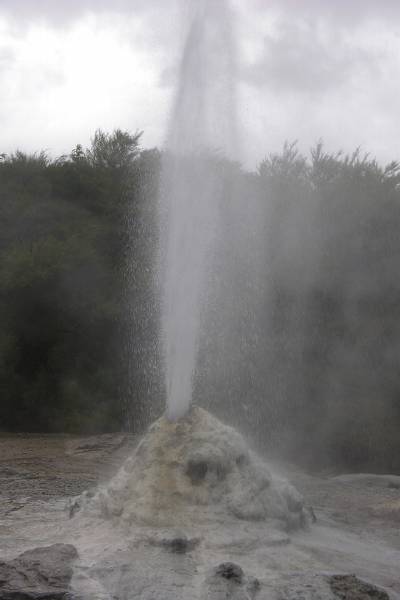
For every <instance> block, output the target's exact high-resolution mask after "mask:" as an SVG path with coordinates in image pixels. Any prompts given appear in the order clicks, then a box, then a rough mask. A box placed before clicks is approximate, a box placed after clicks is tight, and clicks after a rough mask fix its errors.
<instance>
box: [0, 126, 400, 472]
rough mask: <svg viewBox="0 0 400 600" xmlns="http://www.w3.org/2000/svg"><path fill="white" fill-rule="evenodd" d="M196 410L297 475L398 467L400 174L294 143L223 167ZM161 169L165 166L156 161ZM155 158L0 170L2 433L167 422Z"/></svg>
mask: <svg viewBox="0 0 400 600" xmlns="http://www.w3.org/2000/svg"><path fill="white" fill-rule="evenodd" d="M210 160H212V161H214V163H215V168H214V176H215V173H217V174H218V178H219V184H218V185H217V186H216V202H218V207H219V218H218V224H217V227H216V231H217V234H216V241H215V246H216V248H215V251H214V252H213V253H212V258H210V269H209V281H208V286H207V297H206V299H205V300H206V301H205V304H204V306H205V308H204V310H203V314H202V320H203V326H202V336H201V340H200V346H199V360H198V368H197V372H196V376H195V392H194V394H195V400H196V402H198V403H199V404H202V405H204V406H207V407H209V408H210V409H211V410H213V411H214V412H215V413H217V414H220V415H221V416H222V417H224V418H226V419H228V420H230V421H232V422H233V423H234V424H239V425H240V427H241V428H242V429H243V430H245V432H249V433H250V432H251V433H252V439H254V440H255V443H256V444H257V445H258V446H262V447H263V448H266V449H267V450H268V451H269V452H270V453H276V454H277V455H279V456H285V457H288V458H295V459H296V460H299V461H301V462H303V463H306V464H315V465H317V466H329V465H335V464H341V465H344V466H346V467H348V468H371V469H372V468H373V469H377V470H385V469H387V470H400V436H399V435H398V429H399V426H400V371H399V369H398V363H399V358H398V357H399V355H400V282H399V280H398V278H397V270H398V267H399V266H400V236H399V235H398V232H399V230H400V229H399V226H400V168H399V164H398V163H396V162H393V163H391V164H389V165H387V166H385V167H383V166H381V165H379V163H377V161H375V160H374V159H371V158H370V157H368V156H364V155H362V154H361V152H360V151H356V152H355V153H353V154H352V155H344V154H342V153H336V154H332V153H329V152H326V151H325V149H324V147H323V145H322V144H318V145H317V146H316V147H315V148H313V149H312V150H311V152H310V155H309V156H307V157H305V156H303V155H302V154H301V153H300V152H299V151H298V150H297V146H296V145H295V144H286V145H285V146H284V148H283V150H282V152H280V153H278V154H273V155H270V156H268V157H267V158H266V159H265V160H264V161H262V162H261V163H260V165H259V166H258V168H257V170H256V171H255V172H247V171H246V170H244V169H243V168H242V167H241V166H240V165H239V164H236V163H233V162H231V161H228V160H225V159H224V158H222V157H221V156H219V155H215V156H212V157H210ZM166 164H167V163H166ZM161 168H162V167H161V152H160V151H159V150H157V149H152V150H146V149H143V148H141V146H140V133H139V132H137V133H135V134H131V133H129V132H124V131H120V130H116V131H114V132H112V133H104V132H102V131H97V132H96V133H95V135H94V137H93V140H92V142H91V144H90V146H89V147H88V148H86V149H84V148H82V146H81V145H77V146H76V147H75V148H74V149H73V150H72V151H71V153H70V154H69V155H66V156H61V157H58V158H56V159H52V158H50V157H48V156H47V155H46V154H45V153H39V154H34V155H29V154H26V153H24V152H21V151H17V152H15V153H14V154H11V155H3V159H2V160H1V162H0V231H1V235H0V315H1V322H2V327H1V330H0V394H1V417H0V429H1V430H4V431H30V432H38V431H47V432H59V431H63V432H74V433H82V432H85V433H96V432H105V431H115V430H120V429H126V428H128V429H130V430H133V431H142V430H143V429H144V428H145V426H146V425H147V424H148V423H149V421H151V420H152V419H153V418H155V417H156V416H157V415H158V414H160V413H161V411H162V409H163V408H162V407H163V403H164V387H163V386H164V383H163V381H164V378H163V365H162V357H161V352H160V344H159V339H160V335H159V331H160V301H159V293H158V291H157V283H156V282H157V273H156V264H157V252H158V243H159V239H158V238H159V233H158V196H159V182H160V175H161Z"/></svg>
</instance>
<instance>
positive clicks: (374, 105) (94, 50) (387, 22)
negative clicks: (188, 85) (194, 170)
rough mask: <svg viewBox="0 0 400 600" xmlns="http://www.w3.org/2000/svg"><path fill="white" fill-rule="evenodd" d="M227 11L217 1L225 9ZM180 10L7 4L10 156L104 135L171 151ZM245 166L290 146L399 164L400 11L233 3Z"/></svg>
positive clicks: (0, 17) (4, 71)
mask: <svg viewBox="0 0 400 600" xmlns="http://www.w3.org/2000/svg"><path fill="white" fill-rule="evenodd" d="M215 2H218V0H215ZM182 4H184V2H183V3H182V2H181V1H180V0H0V153H1V152H10V151H12V150H15V149H16V148H20V149H24V150H29V151H34V150H41V149H47V150H48V151H49V152H50V153H51V154H61V153H68V152H70V150H71V149H72V148H73V147H74V146H75V145H76V144H77V143H82V144H83V145H87V144H88V143H89V140H90V137H91V136H92V135H93V133H94V131H95V129H96V128H99V127H100V128H102V129H104V130H112V129H113V128H116V127H120V128H123V129H129V130H131V131H135V130H136V129H141V130H144V136H143V145H144V146H146V147H151V146H154V145H161V144H162V143H163V139H164V136H165V131H166V125H167V119H168V114H169V110H170V105H171V101H172V97H173V92H174V89H175V85H176V77H177V75H176V74H177V70H178V69H177V67H178V64H179V52H180V49H181V46H182V32H183V25H182V18H181V17H182ZM232 5H233V8H234V12H235V24H236V37H237V44H238V59H239V69H238V114H239V121H240V131H241V139H242V146H243V151H242V158H243V160H244V161H245V163H246V164H247V165H248V166H250V167H255V166H256V165H257V163H258V162H259V161H260V160H262V158H263V157H264V156H265V155H267V154H268V153H269V152H272V151H276V150H279V149H280V148H281V147H282V145H283V142H284V141H285V140H286V139H288V140H290V141H292V140H295V139H298V140H299V145H300V147H301V148H302V149H304V150H307V149H308V148H309V147H310V146H311V145H313V144H314V143H316V142H317V141H318V140H319V139H320V138H322V139H323V140H324V141H325V144H326V146H327V148H328V149H331V150H338V149H344V150H345V151H351V150H352V149H354V148H355V147H357V146H361V147H362V148H363V149H364V150H365V151H368V152H370V153H371V154H372V155H376V156H377V157H378V159H379V160H380V161H382V162H385V161H389V160H392V159H399V158H400V118H399V117H400V115H399V113H400V77H399V74H400V0H379V1H378V0H232Z"/></svg>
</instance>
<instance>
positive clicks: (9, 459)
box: [0, 434, 400, 600]
mask: <svg viewBox="0 0 400 600" xmlns="http://www.w3.org/2000/svg"><path fill="white" fill-rule="evenodd" d="M135 445H136V440H135V439H134V438H133V437H131V436H128V435H122V434H118V435H104V436H94V437H89V438H79V437H72V436H63V435H7V434H2V435H1V436H0V599H2V598H4V599H5V598H17V597H18V598H39V597H41V598H48V599H50V598H58V597H60V598H67V595H66V594H67V592H66V591H65V590H66V588H65V581H64V580H63V582H64V583H63V586H64V587H62V586H61V588H57V590H58V591H57V594H59V595H56V593H55V592H54V593H53V592H51V590H50V591H49V592H48V593H49V594H50V595H47V596H45V595H43V594H42V595H41V596H40V593H41V592H40V586H39V588H37V587H36V588H35V585H36V583H37V581H36V580H35V575H32V573H33V572H34V569H33V567H32V564H34V563H35V560H33V559H32V556H31V555H30V554H29V553H28V555H26V556H25V558H22V559H19V560H20V562H19V563H15V562H13V561H15V559H16V557H17V556H18V555H20V554H21V553H22V552H26V551H30V550H32V549H33V548H35V547H42V548H43V547H46V546H51V545H52V544H57V547H53V548H54V549H53V550H50V551H49V554H50V555H51V556H52V560H53V561H56V560H57V556H58V553H61V554H60V556H61V558H60V561H61V562H62V561H63V560H64V559H63V558H62V556H63V553H64V554H65V552H66V551H68V552H70V553H71V552H72V553H73V551H72V550H68V548H69V547H67V546H61V545H62V544H71V545H73V546H74V547H75V548H76V549H77V552H78V554H79V556H80V558H79V559H75V562H73V564H74V568H73V576H72V583H71V585H72V589H73V590H75V591H76V590H78V591H76V592H74V593H75V594H76V595H75V596H74V597H82V598H85V599H86V598H93V599H94V600H102V599H104V600H106V599H107V600H109V599H111V598H113V599H120V600H124V599H128V598H143V599H148V600H150V598H151V599H154V600H155V599H156V598H162V599H163V600H167V599H169V598H171V599H172V598H174V600H177V599H179V598H182V599H184V598H189V597H190V598H204V599H205V598H209V599H212V598H223V597H224V598H236V599H241V598H243V600H244V599H246V598H247V599H248V598H260V600H263V599H265V600H267V599H271V600H272V599H273V600H286V599H289V600H290V599H295V598H296V599H297V600H299V599H300V598H303V599H306V600H309V599H310V600H311V599H313V600H317V599H318V598H326V599H327V600H330V599H334V598H343V599H349V600H350V599H351V600H357V598H360V599H365V600H367V599H368V598H376V599H378V600H380V599H382V600H385V599H387V598H393V599H395V598H400V533H399V530H400V477H396V476H375V475H360V474H358V475H346V476H343V475H342V476H329V477H327V476H325V477H323V476H320V475H318V476H317V475H308V474H305V473H302V472H299V471H298V470H296V469H294V468H292V467H290V466H288V465H279V467H277V468H278V469H279V471H280V472H281V473H283V474H284V475H285V476H287V477H288V478H289V480H290V481H291V482H292V483H293V484H294V485H295V486H296V487H297V489H298V490H299V491H300V492H301V493H302V494H303V496H304V498H305V500H306V503H307V505H309V506H311V507H312V509H313V512H314V514H315V517H316V523H314V524H312V525H311V526H310V529H309V530H306V531H302V532H297V533H293V534H292V533H290V534H289V535H288V534H286V533H284V532H282V531H280V532H278V531H271V530H268V529H267V528H263V526H262V525H260V523H259V522H256V523H248V522H244V521H237V524H234V523H233V522H229V523H228V522H227V523H224V522H222V521H221V522H219V523H216V524H215V528H213V531H208V530H207V531H204V530H203V531H196V529H195V527H194V528H192V529H191V528H190V527H187V526H185V527H184V528H182V530H179V528H176V527H174V528H173V529H168V528H163V529H154V528H153V529H152V528H149V527H138V528H137V529H135V530H134V531H133V530H131V531H130V532H129V533H128V532H127V531H123V530H122V529H121V528H118V527H116V526H115V525H113V524H112V523H111V522H110V523H106V524H103V523H100V522H97V521H96V522H95V521H93V520H86V521H84V520H81V521H79V519H75V518H74V519H69V515H68V514H67V513H66V512H65V510H64V506H65V503H66V498H67V497H69V496H75V495H77V494H80V493H81V492H83V491H84V490H85V489H88V488H91V487H94V486H96V485H97V484H98V483H99V482H105V481H107V480H108V479H109V478H110V477H111V476H112V475H113V474H114V473H115V472H116V470H117V468H118V467H119V466H120V465H121V464H122V463H123V461H124V460H125V459H126V457H127V456H128V455H129V454H131V453H132V451H133V448H134V447H135ZM66 549H67V550H66ZM43 552H45V551H42V554H43ZM32 560H33V563H32V564H31V563H30V562H29V561H32ZM40 560H41V561H42V562H43V560H44V563H45V565H48V564H50V565H53V563H52V562H51V561H50V562H49V561H48V560H47V558H46V559H43V556H42V558H41V559H40ZM21 561H22V563H21ZM46 561H47V562H46ZM39 562H40V561H39ZM36 563H37V561H36ZM36 563H35V564H36ZM21 564H23V565H25V566H24V567H23V568H24V569H27V570H28V573H29V574H28V576H26V577H27V581H28V580H29V586H31V587H30V588H29V590H30V591H29V590H28V592H29V593H28V592H26V594H27V595H23V594H22V593H20V595H19V596H17V595H15V594H14V595H12V594H13V593H14V592H15V590H14V591H13V590H12V589H11V588H9V587H7V586H8V585H11V583H10V581H11V579H12V577H14V575H15V573H21V569H22V567H21ZM40 564H41V563H40ZM54 564H55V563H54ZM43 568H44V567H43ZM46 568H50V567H46ZM51 568H53V569H55V570H57V568H58V567H57V566H54V567H53V566H52V567H51ZM32 569H33V571H32ZM13 574H14V575H13ZM18 577H19V575H18ZM24 577H25V575H24ZM29 577H31V578H32V577H33V579H34V580H32V581H31V579H29ZM41 577H42V579H43V577H44V578H45V579H46V577H47V579H46V581H48V575H46V574H45V575H43V574H42V576H41ZM63 577H64V579H65V573H64V575H63ZM7 578H8V580H7ZM10 578H11V579H10ZM361 580H362V581H361ZM7 581H8V583H7ZM18 581H19V580H18ZM35 581H36V583H35ZM370 583H373V584H375V585H376V586H378V587H371V586H370V585H369V584H370ZM18 585H20V584H18ZM26 585H28V584H26ZM46 585H47V584H46ZM57 585H58V584H57ZM29 586H28V587H29ZM64 588H65V589H64ZM46 589H47V588H46ZM35 590H36V591H35ZM39 592H40V593H39ZM18 593H19V592H18ZM51 593H53V595H51ZM78 593H79V594H80V596H78ZM7 594H8V595H7ZM29 594H30V595H29ZM35 594H36V595H35ZM63 594H64V595H63ZM71 594H72V592H71ZM71 597H73V596H71Z"/></svg>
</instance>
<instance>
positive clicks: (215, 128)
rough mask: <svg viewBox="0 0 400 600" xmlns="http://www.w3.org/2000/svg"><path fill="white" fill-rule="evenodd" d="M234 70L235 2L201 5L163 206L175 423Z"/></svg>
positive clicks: (193, 22)
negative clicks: (216, 159)
mask: <svg viewBox="0 0 400 600" xmlns="http://www.w3.org/2000/svg"><path fill="white" fill-rule="evenodd" d="M234 65H235V48H234V44H233V35H232V23H231V14H230V11H229V8H228V5H227V2H225V0H218V2H215V0H203V2H193V3H192V7H191V11H190V20H189V29H188V34H187V39H186V44H185V47H184V52H183V58H182V63H181V68H180V77H179V84H178V90H177V96H176V99H175V104H174V107H173V111H172V116H171V121H170V127H169V132H168V135H167V144H166V146H167V150H166V153H165V157H164V169H163V178H162V193H161V202H160V204H161V219H162V221H163V227H164V231H163V233H164V239H163V240H162V252H161V254H162V255H164V254H165V257H164V258H163V259H162V261H161V273H162V286H163V311H162V329H163V341H164V356H165V369H166V384H167V385H166V387H167V411H166V412H167V416H168V418H169V419H171V420H176V419H178V418H180V417H181V416H182V415H184V414H185V413H186V412H187V411H188V409H189V407H190V404H191V399H192V378H193V373H194V370H195V364H196V353H197V342H198V334H199V319H200V309H201V300H202V294H203V292H204V279H205V274H206V270H207V258H208V254H209V252H210V248H211V246H212V242H213V237H214V235H215V229H216V227H217V218H218V210H217V207H216V197H217V189H216V186H217V180H216V177H215V162H214V161H211V160H209V154H210V152H211V151H213V152H215V151H217V152H222V153H223V154H224V155H226V156H232V153H233V152H234V149H235V145H236V144H235V137H236V118H235V102H234V100H235V99H234ZM207 155H208V157H207Z"/></svg>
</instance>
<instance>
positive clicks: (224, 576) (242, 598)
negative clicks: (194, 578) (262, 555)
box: [202, 562, 260, 600]
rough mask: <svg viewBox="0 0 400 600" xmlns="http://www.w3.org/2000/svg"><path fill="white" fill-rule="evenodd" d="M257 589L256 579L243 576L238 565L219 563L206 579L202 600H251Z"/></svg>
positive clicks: (258, 585) (257, 582) (258, 586)
mask: <svg viewBox="0 0 400 600" xmlns="http://www.w3.org/2000/svg"><path fill="white" fill-rule="evenodd" d="M259 588H260V583H259V581H258V579H256V578H255V577H251V576H250V577H249V576H247V575H245V573H244V571H243V569H242V568H241V567H240V566H239V565H237V564H235V563H232V562H226V563H221V564H220V565H218V566H217V567H216V568H215V569H214V570H213V571H212V572H211V574H210V575H209V576H208V577H207V579H206V581H205V586H204V590H203V594H202V600H223V599H224V600H225V599H226V598H230V599H231V600H252V599H253V598H254V597H255V596H256V594H257V592H258V590H259Z"/></svg>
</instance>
